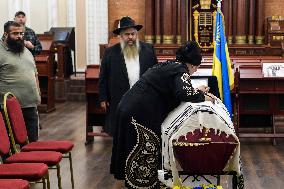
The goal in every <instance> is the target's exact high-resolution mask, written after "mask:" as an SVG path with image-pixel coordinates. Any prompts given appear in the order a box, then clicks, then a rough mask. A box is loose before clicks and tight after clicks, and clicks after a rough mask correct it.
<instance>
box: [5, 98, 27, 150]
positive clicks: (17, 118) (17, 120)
mask: <svg viewBox="0 0 284 189" xmlns="http://www.w3.org/2000/svg"><path fill="white" fill-rule="evenodd" d="M6 103H7V110H8V114H9V119H10V123H11V125H12V130H13V134H14V137H15V140H16V143H18V144H23V143H25V141H26V139H27V130H26V125H25V120H24V117H23V113H22V109H21V106H20V103H19V101H18V100H17V98H16V97H11V98H8V99H7V101H6Z"/></svg>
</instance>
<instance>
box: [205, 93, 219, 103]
mask: <svg viewBox="0 0 284 189" xmlns="http://www.w3.org/2000/svg"><path fill="white" fill-rule="evenodd" d="M204 95H205V101H211V102H212V103H213V104H214V103H215V100H216V99H217V97H216V96H214V95H213V94H212V93H204Z"/></svg>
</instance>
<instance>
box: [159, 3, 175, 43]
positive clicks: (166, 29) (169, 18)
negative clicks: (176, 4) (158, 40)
mask: <svg viewBox="0 0 284 189" xmlns="http://www.w3.org/2000/svg"><path fill="white" fill-rule="evenodd" d="M162 2H163V3H162V5H163V13H162V14H163V23H162V28H163V44H173V42H174V36H173V27H172V25H173V11H172V7H173V1H172V0H163V1H162Z"/></svg>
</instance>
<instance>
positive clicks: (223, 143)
mask: <svg viewBox="0 0 284 189" xmlns="http://www.w3.org/2000/svg"><path fill="white" fill-rule="evenodd" d="M193 133H194V134H193ZM193 133H187V135H186V137H185V136H180V137H179V139H178V142H180V143H179V144H182V143H187V144H188V143H191V145H187V146H185V145H174V146H173V149H174V155H175V157H176V159H177V161H178V162H179V164H180V166H181V168H182V169H183V170H184V171H186V172H187V173H188V174H201V175H205V174H213V173H214V174H222V173H223V169H224V168H225V166H226V164H227V162H228V160H229V158H230V156H231V155H232V154H233V152H234V150H235V148H236V147H237V141H236V140H235V138H234V137H233V136H227V135H226V134H225V133H224V132H222V133H221V134H220V135H219V133H218V132H217V133H216V134H215V130H214V129H210V130H209V132H208V133H207V136H206V137H204V136H205V129H203V130H202V131H201V132H200V130H199V129H196V130H195V131H194V132H193ZM201 138H211V141H208V142H206V141H202V140H200V139H201ZM173 142H176V141H173Z"/></svg>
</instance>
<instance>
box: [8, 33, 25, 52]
mask: <svg viewBox="0 0 284 189" xmlns="http://www.w3.org/2000/svg"><path fill="white" fill-rule="evenodd" d="M6 42H7V45H8V48H9V49H10V50H11V51H12V52H15V53H20V52H23V51H24V48H25V43H24V40H23V39H17V40H14V39H12V38H11V37H10V36H9V35H8V38H7V41H6Z"/></svg>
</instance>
